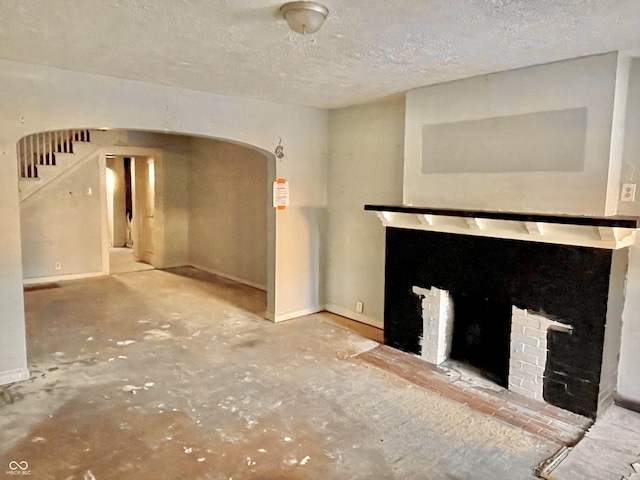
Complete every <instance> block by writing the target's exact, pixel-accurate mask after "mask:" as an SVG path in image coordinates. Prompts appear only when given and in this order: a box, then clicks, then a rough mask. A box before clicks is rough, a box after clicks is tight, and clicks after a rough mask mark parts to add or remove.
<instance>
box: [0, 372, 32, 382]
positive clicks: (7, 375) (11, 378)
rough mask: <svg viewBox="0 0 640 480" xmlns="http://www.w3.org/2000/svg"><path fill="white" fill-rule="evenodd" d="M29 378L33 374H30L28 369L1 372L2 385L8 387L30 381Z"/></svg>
mask: <svg viewBox="0 0 640 480" xmlns="http://www.w3.org/2000/svg"><path fill="white" fill-rule="evenodd" d="M29 377H31V373H29V369H28V368H16V369H14V370H7V371H6V372H0V385H7V384H8V383H15V382H21V381H23V380H29Z"/></svg>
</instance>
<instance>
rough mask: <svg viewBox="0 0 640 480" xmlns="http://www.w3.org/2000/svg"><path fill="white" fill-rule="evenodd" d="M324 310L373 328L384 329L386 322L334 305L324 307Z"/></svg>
mask: <svg viewBox="0 0 640 480" xmlns="http://www.w3.org/2000/svg"><path fill="white" fill-rule="evenodd" d="M324 309H325V310H326V311H327V312H331V313H335V314H336V315H340V316H341V317H346V318H350V319H351V320H355V321H356V322H360V323H365V324H367V325H371V326H372V327H376V328H380V329H383V328H384V320H382V319H381V318H375V317H370V316H368V315H364V314H362V313H358V312H353V311H351V310H349V309H347V308H343V307H339V306H338V305H334V304H332V303H328V304H326V305H325V306H324Z"/></svg>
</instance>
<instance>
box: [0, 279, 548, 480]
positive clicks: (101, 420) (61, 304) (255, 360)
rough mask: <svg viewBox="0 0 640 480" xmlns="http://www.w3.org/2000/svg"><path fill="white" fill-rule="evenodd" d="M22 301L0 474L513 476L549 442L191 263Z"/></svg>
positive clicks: (512, 479) (4, 408) (1, 404)
mask: <svg viewBox="0 0 640 480" xmlns="http://www.w3.org/2000/svg"><path fill="white" fill-rule="evenodd" d="M25 301H26V311H27V330H28V355H29V365H30V369H31V372H32V378H31V379H30V380H28V381H26V382H22V383H19V384H15V385H13V386H11V387H9V388H5V389H3V390H2V392H1V393H2V395H1V396H0V465H1V466H2V467H0V472H1V471H2V470H3V469H5V468H6V467H5V466H6V465H9V463H10V462H27V463H28V471H30V472H31V477H30V478H33V479H66V480H73V479H85V480H92V479H97V480H104V479H153V480H157V479H224V480H229V479H234V480H239V479H247V480H258V479H260V480H275V479H282V480H286V479H290V480H296V479H297V480H302V479H309V480H311V479H322V480H330V479H367V480H371V479H429V480H439V479H448V480H453V479H457V480H475V479H483V480H500V479H508V480H519V479H533V478H535V477H534V475H533V473H532V472H533V469H534V467H535V466H537V465H538V463H539V462H541V461H542V460H544V459H546V458H547V457H549V456H550V455H552V454H553V453H554V452H555V451H556V450H557V449H558V448H559V445H558V444H556V443H553V442H551V441H545V440H543V439H541V438H538V437H534V436H532V435H530V434H528V433H526V432H524V431H521V430H519V429H517V428H515V427H512V426H510V425H506V424H503V423H500V422H499V421H498V420H496V419H495V418H493V417H491V416H488V415H485V414H482V413H479V412H476V411H473V410H471V409H469V408H468V407H466V406H464V405H461V404H459V403H456V402H454V401H451V400H449V399H447V398H445V397H444V396H441V395H438V394H436V393H433V392H430V391H428V390H426V389H424V388H421V387H419V386H416V385H413V384H411V383H409V382H407V381H406V380H403V379H402V378H400V377H398V376H396V375H393V374H391V373H388V372H386V371H384V370H381V369H378V368H376V367H375V366H372V365H370V364H368V363H366V362H364V361H362V360H361V359H359V358H356V357H355V356H356V355H357V354H359V353H361V352H363V351H366V350H369V349H371V348H374V347H375V346H377V343H375V342H373V341H371V340H368V339H364V338H363V337H360V336H358V335H355V334H353V333H351V332H349V331H348V330H346V329H344V328H342V327H339V326H336V325H333V324H331V323H328V322H327V321H325V320H326V319H331V316H330V315H329V314H317V315H311V316H307V317H304V318H300V319H297V320H292V321H289V322H285V323H281V324H272V323H270V322H268V321H265V320H263V319H262V318H261V317H262V314H263V312H264V310H265V306H266V300H265V294H264V292H261V291H258V290H255V289H252V288H248V287H244V286H241V285H238V284H236V283H233V282H230V281H226V280H223V279H219V278H217V277H214V276H211V275H208V274H205V273H203V272H200V271H198V270H195V269H191V268H181V269H173V270H170V271H159V270H150V271H144V272H137V273H129V274H123V275H113V276H110V277H104V278H96V279H88V280H82V281H72V282H65V283H59V284H57V286H56V288H47V289H42V290H35V291H30V292H27V293H26V294H25ZM12 465H14V466H15V465H16V464H15V463H13V464H12ZM21 465H23V466H24V463H21Z"/></svg>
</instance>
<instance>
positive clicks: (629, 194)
mask: <svg viewBox="0 0 640 480" xmlns="http://www.w3.org/2000/svg"><path fill="white" fill-rule="evenodd" d="M635 200H636V184H635V183H623V184H622V192H621V193H620V201H621V202H635Z"/></svg>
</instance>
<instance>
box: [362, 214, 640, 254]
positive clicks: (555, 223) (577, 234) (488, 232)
mask: <svg viewBox="0 0 640 480" xmlns="http://www.w3.org/2000/svg"><path fill="white" fill-rule="evenodd" d="M364 209H365V210H369V211H374V212H376V213H377V214H378V217H379V218H380V220H381V221H382V224H383V225H384V226H385V227H395V228H407V229H412V230H425V231H431V232H442V233H453V234H459V235H474V236H481V237H490V238H505V239H512V240H523V241H530V242H541V243H555V244H561V245H575V246H583V247H592V248H605V249H610V250H617V249H619V248H625V247H629V246H631V245H633V243H634V241H635V235H636V232H637V231H638V230H639V229H640V218H629V217H587V216H568V215H547V214H531V213H515V212H499V211H492V212H490V211H474V210H452V209H441V208H427V207H414V206H403V205H365V206H364Z"/></svg>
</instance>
